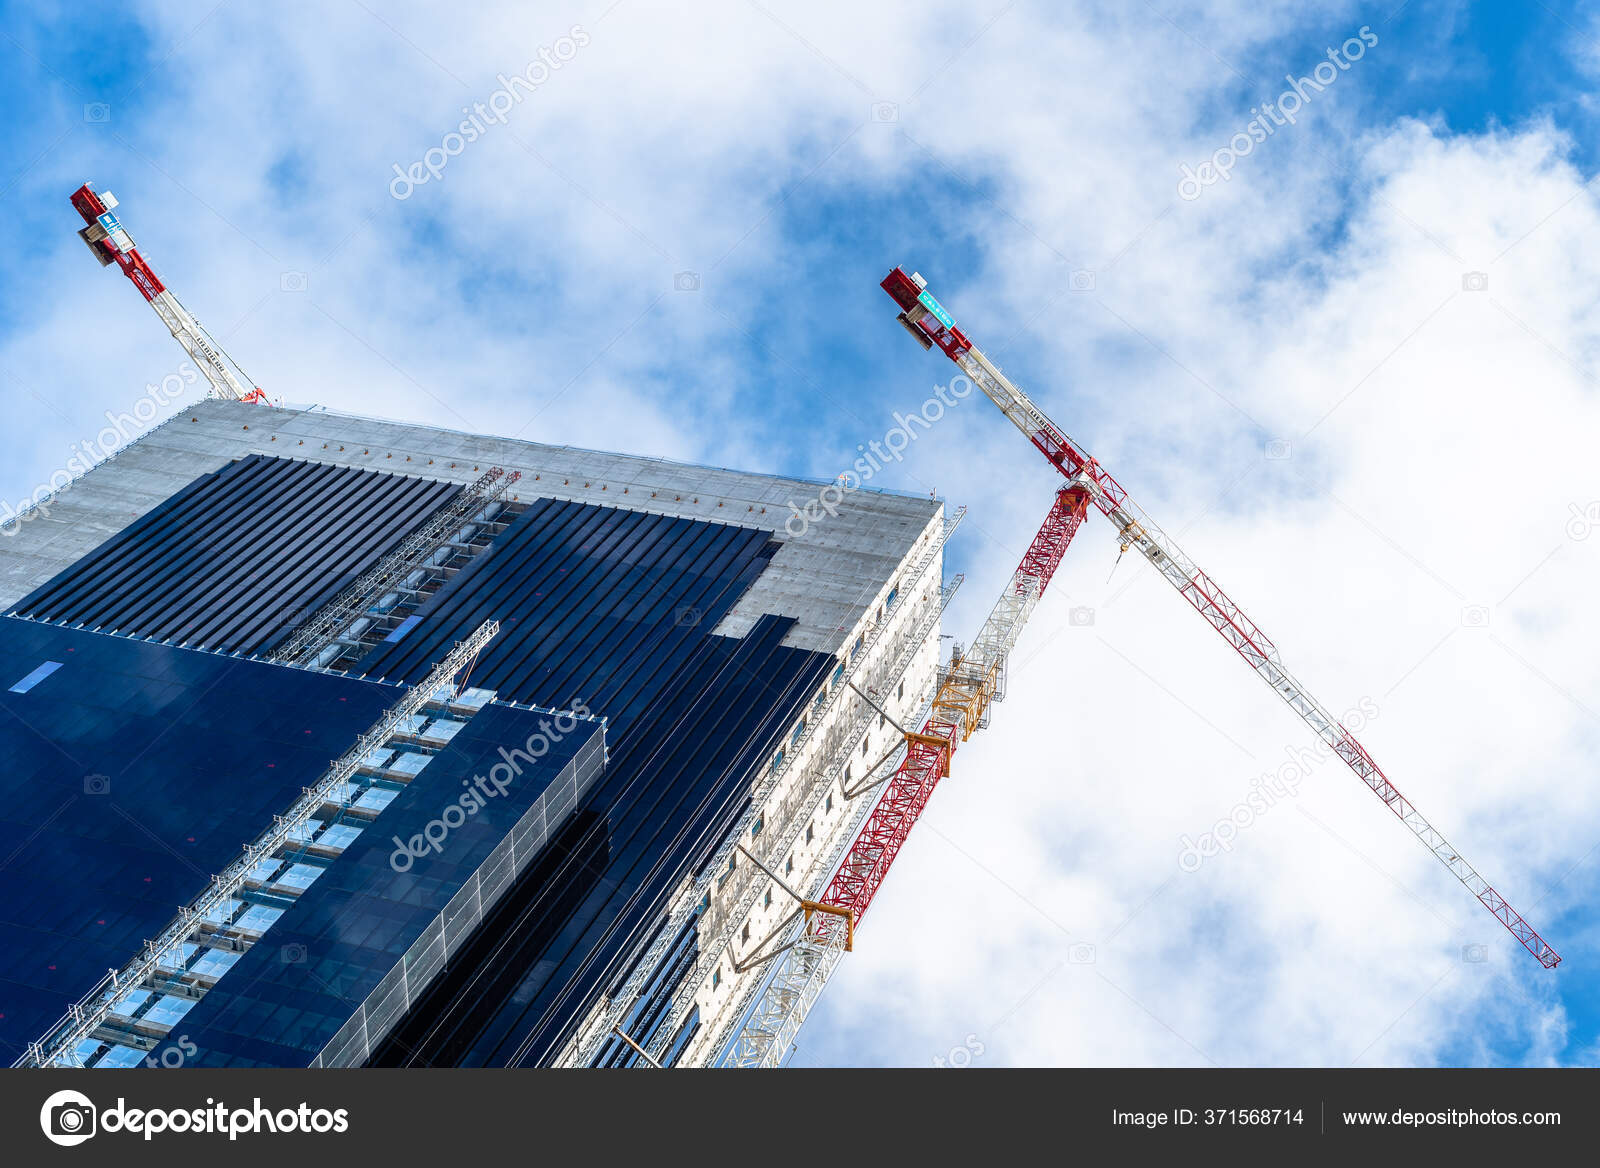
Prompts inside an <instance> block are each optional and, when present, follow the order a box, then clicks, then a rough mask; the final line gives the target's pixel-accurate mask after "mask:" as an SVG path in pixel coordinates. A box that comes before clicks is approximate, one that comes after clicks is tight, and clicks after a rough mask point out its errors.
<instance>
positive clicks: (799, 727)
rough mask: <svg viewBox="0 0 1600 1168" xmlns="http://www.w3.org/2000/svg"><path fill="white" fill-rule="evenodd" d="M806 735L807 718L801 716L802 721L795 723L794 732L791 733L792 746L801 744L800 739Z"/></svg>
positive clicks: (790, 742) (790, 741) (790, 743)
mask: <svg viewBox="0 0 1600 1168" xmlns="http://www.w3.org/2000/svg"><path fill="white" fill-rule="evenodd" d="M805 736H806V720H805V719H804V718H801V719H800V721H799V722H798V723H797V724H796V725H795V728H794V733H793V734H791V735H789V745H790V746H798V745H799V744H800V740H801V739H802V738H804V737H805Z"/></svg>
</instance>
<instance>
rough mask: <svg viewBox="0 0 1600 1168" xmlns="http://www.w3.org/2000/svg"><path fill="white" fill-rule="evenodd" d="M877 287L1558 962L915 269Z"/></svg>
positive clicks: (1546, 961) (1517, 931) (1457, 872)
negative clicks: (974, 338) (953, 315)
mask: <svg viewBox="0 0 1600 1168" xmlns="http://www.w3.org/2000/svg"><path fill="white" fill-rule="evenodd" d="M882 287H883V290H884V291H885V292H887V293H888V294H889V295H890V296H891V297H892V298H893V299H894V302H895V303H896V304H898V305H899V306H900V309H901V312H900V315H899V317H898V319H899V321H900V323H901V324H902V325H903V326H904V327H905V328H906V329H907V330H908V331H909V332H910V333H911V335H912V336H913V337H914V338H916V340H917V343H918V344H920V345H921V346H922V347H923V348H924V349H931V348H933V347H934V346H938V348H939V351H940V352H942V353H944V355H945V356H947V357H949V358H950V360H952V361H954V362H955V363H956V364H957V365H958V366H960V367H961V371H962V372H963V373H965V374H966V375H967V376H968V377H970V378H971V379H972V382H973V384H975V385H976V386H977V387H978V388H979V389H981V390H983V392H984V393H985V394H986V395H987V396H988V397H989V399H990V400H991V401H993V402H994V404H995V405H997V406H999V407H1000V410H1001V412H1002V413H1004V414H1005V416H1006V417H1008V418H1010V419H1011V421H1012V422H1013V423H1014V424H1015V425H1016V427H1017V429H1019V430H1021V431H1022V433H1023V434H1024V435H1026V437H1027V439H1028V441H1030V442H1032V443H1033V445H1034V446H1035V447H1036V448H1038V450H1039V452H1040V453H1041V454H1043V455H1044V456H1045V458H1046V459H1048V460H1049V462H1050V465H1052V466H1054V467H1055V468H1056V469H1057V470H1059V471H1060V472H1061V473H1062V474H1063V475H1065V476H1066V477H1067V479H1068V480H1069V481H1071V482H1072V483H1074V484H1077V485H1079V486H1081V487H1083V488H1084V489H1085V490H1087V491H1088V493H1089V498H1090V501H1091V502H1092V503H1093V504H1094V507H1095V509H1096V510H1098V511H1099V512H1100V513H1101V514H1102V515H1104V516H1105V517H1106V518H1107V519H1109V520H1111V522H1112V523H1113V524H1114V525H1115V526H1116V529H1117V533H1118V535H1119V536H1120V537H1121V540H1122V544H1123V546H1124V548H1130V547H1131V548H1137V549H1138V551H1139V553H1140V554H1141V555H1143V556H1144V558H1145V559H1147V560H1149V561H1150V563H1151V565H1152V566H1153V567H1154V568H1155V569H1156V571H1158V572H1160V573H1161V575H1162V576H1163V577H1164V578H1165V579H1166V580H1167V582H1168V583H1169V584H1171V585H1172V586H1173V587H1174V588H1175V589H1177V591H1178V594H1179V595H1180V596H1182V597H1183V598H1184V599H1185V600H1187V601H1188V602H1189V603H1190V604H1191V605H1192V606H1193V607H1194V609H1195V611H1196V612H1198V613H1199V614H1200V615H1201V616H1203V617H1204V618H1205V619H1206V623H1207V624H1209V625H1210V626H1211V627H1212V628H1214V629H1216V630H1217V632H1218V633H1220V634H1221V635H1222V637H1223V639H1224V640H1226V641H1227V642H1228V644H1230V645H1232V646H1233V648H1234V649H1235V651H1237V652H1238V654H1239V656H1241V657H1243V658H1244V660H1245V663H1246V664H1247V665H1249V666H1250V668H1251V669H1253V670H1255V672H1256V674H1257V675H1258V676H1259V677H1260V678H1261V679H1262V680H1263V681H1265V682H1266V683H1267V684H1268V685H1269V686H1271V687H1272V691H1273V692H1274V693H1276V694H1277V695H1278V696H1279V697H1280V698H1282V699H1283V700H1284V701H1285V702H1287V703H1288V705H1289V708H1290V709H1292V710H1293V711H1294V712H1295V713H1296V714H1298V715H1299V716H1300V718H1301V719H1302V720H1303V721H1304V722H1305V723H1306V725H1308V726H1310V727H1311V729H1312V731H1314V732H1315V733H1316V735H1317V737H1318V738H1320V739H1322V740H1323V741H1324V742H1326V743H1327V744H1328V745H1329V746H1330V747H1332V748H1333V751H1334V753H1336V754H1337V755H1338V756H1339V757H1340V758H1342V759H1343V760H1344V761H1345V763H1346V764H1347V765H1348V766H1349V767H1350V769H1351V770H1353V771H1355V773H1356V777H1357V778H1359V779H1360V780H1361V781H1362V782H1363V783H1365V784H1366V785H1367V786H1368V787H1369V788H1370V789H1371V790H1372V792H1373V794H1375V795H1377V796H1378V798H1379V799H1382V800H1383V802H1384V805H1385V806H1387V807H1388V808H1389V810H1390V811H1392V812H1394V814H1395V815H1396V817H1398V818H1399V820H1400V822H1402V823H1404V824H1405V825H1406V827H1407V828H1409V829H1410V831H1411V833H1412V834H1413V835H1415V836H1416V837H1417V838H1418V839H1419V840H1421V841H1422V845H1423V846H1424V847H1426V848H1427V849H1428V850H1429V851H1430V852H1432V853H1433V854H1434V856H1435V857H1436V858H1437V859H1438V860H1439V862H1440V863H1442V864H1443V865H1444V866H1445V867H1446V868H1448V869H1449V870H1450V874H1451V875H1453V876H1454V877H1455V878H1456V879H1457V880H1459V881H1461V883H1462V884H1464V885H1466V886H1467V890H1468V891H1469V892H1471V893H1472V895H1473V896H1475V897H1477V898H1478V900H1479V901H1480V902H1481V903H1482V904H1483V906H1484V907H1485V908H1486V909H1488V910H1489V911H1490V912H1491V913H1493V914H1494V917H1495V919H1496V920H1497V921H1499V922H1500V923H1501V924H1502V925H1504V926H1505V927H1506V929H1507V930H1508V931H1509V932H1510V933H1511V935H1512V936H1513V937H1515V938H1516V939H1517V941H1518V943H1519V944H1521V945H1522V947H1523V948H1524V949H1526V950H1527V951H1528V952H1529V953H1531V954H1532V955H1533V956H1534V957H1535V958H1536V959H1537V960H1538V961H1539V963H1540V964H1541V965H1543V966H1544V967H1545V968H1547V969H1554V968H1555V967H1556V966H1557V965H1559V964H1560V963H1561V957H1560V956H1559V955H1558V954H1557V953H1556V951H1555V950H1554V949H1552V948H1551V947H1550V946H1549V945H1548V944H1546V942H1545V940H1544V938H1543V937H1541V936H1540V935H1539V934H1538V933H1536V932H1535V931H1534V930H1533V926H1531V925H1529V924H1528V922H1527V921H1525V920H1523V919H1522V916H1521V915H1520V914H1519V913H1518V912H1517V910H1516V909H1514V908H1512V907H1511V905H1510V904H1508V903H1507V902H1506V899H1505V898H1504V897H1503V896H1501V895H1500V894H1499V893H1498V892H1496V891H1495V890H1494V888H1493V887H1492V886H1491V885H1490V884H1489V882H1488V881H1487V880H1485V879H1484V878H1483V877H1482V876H1481V875H1479V874H1478V871H1477V870H1476V869H1475V868H1473V866H1472V865H1471V864H1469V863H1467V861H1466V860H1465V859H1464V858H1462V856H1461V854H1460V853H1459V852H1457V851H1456V850H1455V848H1454V847H1452V846H1451V845H1450V843H1449V841H1447V840H1446V839H1445V838H1444V836H1443V835H1442V834H1440V832H1439V831H1438V829H1437V828H1435V827H1434V826H1433V825H1432V824H1431V823H1429V822H1428V821H1427V820H1426V819H1425V818H1423V815H1422V813H1421V812H1420V811H1418V810H1417V808H1416V806H1415V805H1414V804H1412V802H1411V801H1410V800H1409V799H1407V798H1406V797H1405V796H1404V795H1402V794H1401V793H1400V792H1399V791H1398V790H1396V789H1395V787H1394V784H1392V783H1391V782H1389V779H1388V777H1387V776H1386V775H1385V774H1384V773H1383V771H1382V770H1380V769H1379V767H1378V764H1377V763H1376V762H1374V761H1373V759H1372V756H1371V755H1370V754H1368V753H1367V750H1366V748H1365V747H1364V746H1362V745H1361V744H1360V743H1359V742H1357V741H1356V739H1355V736H1354V735H1353V734H1351V733H1350V731H1349V730H1347V729H1346V728H1345V727H1344V726H1343V725H1341V724H1340V722H1339V720H1338V719H1337V718H1335V717H1334V716H1333V714H1332V713H1331V712H1330V711H1329V710H1328V707H1326V706H1324V705H1323V704H1322V703H1321V702H1320V701H1318V700H1317V699H1316V698H1315V697H1313V696H1312V694H1311V692H1310V691H1309V690H1307V689H1306V687H1305V686H1304V685H1302V684H1301V683H1300V681H1299V680H1298V679H1297V678H1296V677H1295V676H1294V675H1293V674H1292V673H1290V672H1289V671H1288V669H1287V668H1285V667H1284V664H1283V659H1282V658H1281V657H1280V656H1279V653H1278V649H1277V646H1275V645H1274V644H1273V643H1272V642H1271V641H1270V640H1269V639H1268V638H1267V635H1266V634H1265V633H1263V632H1262V631H1261V629H1260V628H1258V627H1257V626H1256V624H1255V622H1254V621H1252V620H1251V619H1250V618H1249V617H1248V616H1246V615H1245V614H1244V610H1243V609H1241V608H1240V607H1239V606H1238V605H1237V604H1235V603H1234V602H1233V601H1232V600H1231V599H1229V597H1228V594H1227V593H1225V592H1224V591H1223V590H1222V588H1221V587H1220V586H1219V585H1218V584H1217V582H1216V581H1215V580H1213V579H1211V577H1210V576H1207V575H1206V574H1205V573H1204V572H1203V571H1201V570H1200V568H1199V566H1198V565H1196V564H1195V562H1194V561H1193V560H1191V559H1190V558H1189V557H1188V556H1186V555H1185V554H1184V553H1183V551H1182V549H1180V548H1179V547H1178V545H1177V544H1176V543H1174V542H1173V540H1172V538H1171V537H1170V536H1168V535H1167V534H1166V533H1165V532H1164V531H1162V530H1161V528H1160V527H1158V526H1157V525H1156V524H1155V522H1154V521H1153V520H1152V519H1151V518H1150V517H1149V516H1148V515H1146V514H1145V512H1144V511H1143V510H1141V509H1140V508H1139V506H1138V505H1137V504H1135V503H1134V502H1133V501H1132V500H1131V499H1129V498H1128V492H1127V491H1125V490H1123V488H1122V485H1121V484H1120V483H1118V482H1117V480H1116V479H1114V478H1112V477H1111V475H1110V473H1109V472H1107V471H1106V470H1105V468H1103V467H1102V466H1101V465H1100V464H1099V463H1098V462H1096V461H1095V460H1094V458H1092V457H1091V456H1090V455H1089V453H1088V452H1087V451H1086V450H1085V449H1084V448H1083V447H1082V446H1080V445H1078V444H1077V443H1076V442H1074V441H1072V439H1070V438H1068V437H1067V435H1066V433H1065V432H1064V431H1063V430H1061V429H1060V428H1059V427H1058V426H1056V424H1055V423H1054V422H1052V421H1051V420H1050V419H1049V418H1048V417H1046V416H1045V414H1044V412H1043V411H1042V410H1040V409H1039V407H1038V406H1036V405H1034V403H1033V402H1032V401H1030V400H1029V399H1028V396H1027V395H1026V394H1025V393H1023V392H1022V390H1020V389H1018V388H1017V387H1016V386H1015V385H1013V384H1012V383H1011V382H1010V381H1009V380H1008V379H1007V378H1006V376H1005V375H1004V374H1003V373H1001V372H1000V370H999V369H998V368H997V367H996V366H995V365H994V364H993V363H992V362H991V361H990V360H989V359H988V358H987V357H985V356H984V355H983V353H981V352H980V351H979V350H978V349H977V348H976V347H975V346H974V345H973V343H972V341H971V340H969V339H968V338H967V336H966V335H965V334H964V333H963V332H962V331H961V330H960V329H958V328H957V327H956V324H955V321H954V320H953V319H952V318H951V316H950V314H949V313H948V312H947V311H946V310H945V309H944V306H943V305H941V304H940V303H939V302H938V301H937V300H935V299H934V298H933V296H932V295H931V294H930V293H929V292H928V290H927V282H926V281H925V280H923V279H922V278H921V277H920V276H918V275H917V274H915V273H912V274H911V275H909V276H908V275H907V274H906V273H905V272H904V271H903V270H902V269H900V268H896V269H895V270H894V271H892V272H890V273H889V274H888V276H886V277H884V279H883V283H882Z"/></svg>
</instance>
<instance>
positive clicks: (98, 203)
mask: <svg viewBox="0 0 1600 1168" xmlns="http://www.w3.org/2000/svg"><path fill="white" fill-rule="evenodd" d="M72 205H73V206H74V207H75V208H77V211H78V214H79V215H82V216H83V222H84V226H83V227H82V228H81V229H80V230H79V232H78V235H79V237H80V238H81V239H82V240H83V241H84V243H86V244H88V245H89V250H90V251H92V252H93V253H94V256H95V259H97V260H99V261H100V266H101V267H110V266H111V265H112V264H116V265H117V267H119V268H121V269H122V274H123V275H125V276H127V277H128V279H130V280H132V281H133V286H134V287H135V288H137V289H139V294H140V295H141V296H143V297H144V298H145V300H147V301H148V302H149V304H150V307H151V308H153V309H155V312H156V315H157V316H159V317H160V318H161V323H162V324H164V325H166V326H167V331H169V332H170V333H171V334H172V335H173V337H174V338H176V339H177V342H178V344H180V345H182V346H183V350H184V352H186V353H188V354H189V356H190V357H191V358H192V359H193V360H194V363H195V365H196V366H197V367H198V368H199V370H200V372H201V374H202V375H204V377H205V379H206V380H207V381H208V382H210V383H211V389H212V392H213V393H215V394H216V396H218V397H221V398H227V399H229V400H230V401H247V402H258V403H260V404H262V405H265V404H267V395H266V394H265V393H264V392H263V391H262V389H261V387H260V386H258V385H256V384H255V383H254V382H253V381H252V380H251V379H250V378H249V377H248V376H247V375H246V374H245V372H244V370H243V369H241V368H239V363H238V362H237V361H235V360H233V358H231V357H229V356H228V354H227V352H226V350H224V349H223V347H222V346H221V345H219V344H218V343H217V341H216V339H215V338H214V337H212V336H211V334H210V333H208V332H206V330H205V329H203V328H201V327H200V322H199V321H197V320H195V318H194V317H193V316H191V315H190V314H189V310H188V309H186V308H185V307H184V306H183V305H182V304H180V303H179V302H178V298H177V297H176V296H174V295H173V294H172V293H171V291H169V290H168V288H167V286H166V285H165V284H163V283H162V282H161V278H160V277H159V276H157V275H156V274H155V272H154V270H153V269H152V268H151V267H150V265H149V264H148V263H147V262H145V258H144V256H142V255H140V254H139V248H138V246H137V245H136V244H135V243H134V242H133V237H132V236H130V235H129V234H128V232H127V230H126V229H125V228H124V227H123V226H122V224H121V222H120V221H119V220H118V219H117V216H116V213H115V209H116V206H117V198H116V196H115V195H113V194H112V193H111V192H110V191H101V192H98V193H97V192H96V191H95V189H94V184H93V183H84V184H83V185H82V186H81V187H79V188H78V189H77V190H75V191H73V192H72ZM235 370H237V373H236V372H235ZM246 385H249V386H250V388H248V389H247V388H245V387H246Z"/></svg>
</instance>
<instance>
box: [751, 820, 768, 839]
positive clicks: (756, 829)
mask: <svg viewBox="0 0 1600 1168" xmlns="http://www.w3.org/2000/svg"><path fill="white" fill-rule="evenodd" d="M765 826H767V821H766V820H765V819H761V818H758V819H757V820H756V821H755V822H754V823H752V824H751V825H750V838H751V839H755V838H756V836H758V835H760V834H761V829H762V828H763V827H765Z"/></svg>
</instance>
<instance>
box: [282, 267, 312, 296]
mask: <svg viewBox="0 0 1600 1168" xmlns="http://www.w3.org/2000/svg"><path fill="white" fill-rule="evenodd" d="M307 283H308V281H307V279H306V274H305V273H304V272H284V273H282V274H281V275H279V277H278V291H280V292H304V291H305V290H306V285H307Z"/></svg>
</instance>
